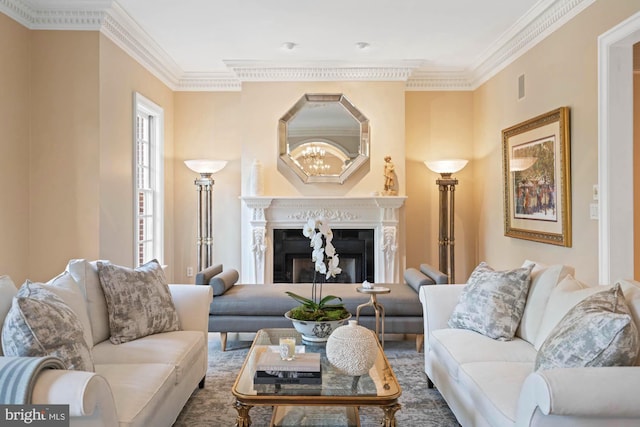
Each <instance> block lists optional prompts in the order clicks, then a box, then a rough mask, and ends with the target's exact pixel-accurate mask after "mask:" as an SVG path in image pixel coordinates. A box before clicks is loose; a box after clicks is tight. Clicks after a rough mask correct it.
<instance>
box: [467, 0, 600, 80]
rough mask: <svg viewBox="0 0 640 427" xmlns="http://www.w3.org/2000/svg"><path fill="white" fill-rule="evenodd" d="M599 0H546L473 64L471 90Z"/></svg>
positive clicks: (470, 77) (538, 4)
mask: <svg viewBox="0 0 640 427" xmlns="http://www.w3.org/2000/svg"><path fill="white" fill-rule="evenodd" d="M595 1H596V0H543V1H540V2H538V3H537V4H536V5H535V6H534V7H533V8H532V9H531V10H530V11H529V12H528V13H527V14H526V15H524V16H523V17H522V18H521V19H519V20H518V22H516V23H515V24H514V25H513V26H512V27H511V28H510V29H509V30H507V31H506V32H505V33H504V34H503V35H502V36H501V37H500V38H498V39H497V40H496V41H495V42H494V43H493V44H492V46H490V47H489V49H487V51H485V53H484V54H483V55H481V56H480V58H479V59H478V60H477V61H476V62H475V63H474V64H472V66H471V67H470V69H471V72H470V75H469V80H470V84H471V87H472V89H476V88H478V87H479V86H480V85H481V84H483V83H485V82H486V81H487V80H489V79H490V78H491V77H493V76H495V75H496V74H497V73H498V72H500V71H502V70H503V69H504V68H506V67H507V66H508V65H509V64H511V63H512V62H514V61H515V60H516V59H518V58H519V57H520V56H522V55H523V54H524V53H525V52H527V51H528V50H529V49H531V48H533V47H534V46H535V45H537V44H538V43H539V42H541V41H542V40H544V39H545V38H546V37H547V36H548V35H550V34H551V33H553V32H554V31H556V30H557V29H558V28H560V27H561V26H563V25H564V24H566V23H567V22H568V21H570V20H571V19H572V18H574V17H575V16H576V15H578V14H579V13H580V12H582V11H583V10H584V9H586V8H587V7H589V6H590V5H592V4H593V3H594V2H595Z"/></svg>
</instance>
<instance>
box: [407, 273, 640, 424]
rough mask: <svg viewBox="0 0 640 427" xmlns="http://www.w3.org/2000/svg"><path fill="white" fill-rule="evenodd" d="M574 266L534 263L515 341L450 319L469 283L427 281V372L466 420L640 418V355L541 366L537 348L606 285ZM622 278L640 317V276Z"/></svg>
mask: <svg viewBox="0 0 640 427" xmlns="http://www.w3.org/2000/svg"><path fill="white" fill-rule="evenodd" d="M572 272H573V271H572V269H571V268H567V267H565V266H560V265H557V266H549V267H546V268H539V269H537V271H536V270H535V269H534V273H532V275H531V277H532V281H531V287H530V290H529V295H528V298H527V302H526V307H525V312H524V316H523V317H522V321H521V323H520V325H519V327H518V331H517V333H516V336H515V338H514V339H513V340H511V341H497V340H494V339H491V338H488V337H486V336H484V335H481V334H479V333H477V332H474V331H471V330H466V329H453V328H449V327H448V320H449V318H450V316H451V313H452V312H453V310H454V307H455V306H456V304H457V303H458V300H459V298H460V295H461V292H462V290H463V288H464V286H465V285H450V286H424V287H422V288H421V289H420V301H421V303H422V305H423V310H424V313H423V314H424V331H425V352H424V357H425V372H426V374H427V376H428V378H429V379H430V380H431V381H433V383H434V384H435V386H436V387H437V389H438V391H439V392H440V393H441V394H442V396H443V397H444V398H445V400H446V401H447V403H448V404H449V407H450V408H451V410H452V411H453V412H454V414H455V416H456V417H457V419H458V421H459V422H460V424H461V425H462V426H463V427H468V426H487V427H489V426H491V427H501V426H593V427H596V426H598V427H601V426H616V427H621V426H638V425H640V394H638V390H639V389H640V363H636V366H632V367H599V368H596V367H587V368H556V369H548V370H539V371H534V363H535V360H536V355H537V351H538V350H539V349H540V346H541V345H542V343H544V341H545V339H546V338H547V337H548V336H549V334H550V332H551V331H552V330H553V328H554V327H555V325H557V323H558V322H559V321H560V319H562V317H563V316H564V315H565V314H566V313H567V312H568V310H569V309H570V308H571V307H573V306H574V305H575V304H577V303H578V302H579V301H580V300H582V299H583V298H585V297H586V296H588V295H591V294H593V293H595V292H598V291H601V290H604V289H606V287H601V286H598V287H589V286H585V285H584V284H581V283H579V282H578V281H576V280H575V279H573V277H572V275H571V274H569V273H572ZM621 285H622V286H621V287H622V290H623V292H624V295H625V298H626V301H627V305H628V306H629V309H630V312H631V315H632V318H633V320H634V321H635V324H636V325H640V322H639V321H640V317H639V315H640V283H636V282H621ZM638 361H640V358H639V359H638Z"/></svg>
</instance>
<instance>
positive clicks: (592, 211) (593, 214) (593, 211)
mask: <svg viewBox="0 0 640 427" xmlns="http://www.w3.org/2000/svg"><path fill="white" fill-rule="evenodd" d="M589 217H590V218H591V219H598V204H597V203H591V204H590V205H589Z"/></svg>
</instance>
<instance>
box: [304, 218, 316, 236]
mask: <svg viewBox="0 0 640 427" xmlns="http://www.w3.org/2000/svg"><path fill="white" fill-rule="evenodd" d="M302 234H304V237H308V238H309V239H311V238H312V237H313V236H314V235H315V234H316V222H315V220H313V219H309V220H308V221H307V223H306V224H305V225H304V227H302Z"/></svg>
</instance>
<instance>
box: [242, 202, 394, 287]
mask: <svg viewBox="0 0 640 427" xmlns="http://www.w3.org/2000/svg"><path fill="white" fill-rule="evenodd" d="M241 199H242V200H243V201H244V203H245V205H246V207H247V208H248V210H249V212H248V220H247V221H243V224H242V228H243V233H242V235H243V236H246V237H249V238H248V239H247V238H245V239H243V242H242V243H243V250H242V265H243V268H242V271H243V281H244V282H245V283H269V282H271V281H272V280H273V248H272V245H271V242H272V236H273V230H274V229H282V228H284V229H286V228H300V229H302V226H303V225H304V224H305V223H306V222H307V220H308V219H309V218H318V217H323V218H326V219H327V220H328V221H329V224H330V225H331V227H332V228H369V229H373V230H374V245H375V248H376V250H375V281H376V282H377V283H393V282H398V281H399V280H400V273H399V259H400V256H399V253H398V236H399V230H400V225H401V224H400V212H399V211H400V208H401V207H402V206H403V205H404V202H405V200H406V197H405V196H372V197H269V196H250V197H248V196H247V197H241ZM245 242H248V245H249V247H248V250H246V249H245ZM309 256H311V251H309Z"/></svg>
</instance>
